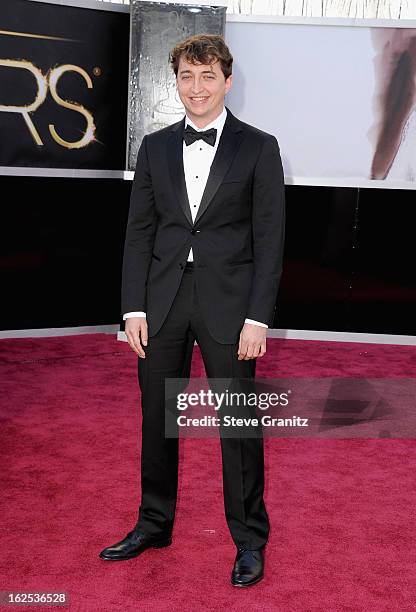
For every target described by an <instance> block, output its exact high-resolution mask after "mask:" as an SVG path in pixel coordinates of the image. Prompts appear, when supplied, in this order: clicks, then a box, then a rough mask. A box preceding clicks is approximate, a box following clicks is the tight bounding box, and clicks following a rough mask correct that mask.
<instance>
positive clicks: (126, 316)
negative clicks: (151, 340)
mask: <svg viewBox="0 0 416 612" xmlns="http://www.w3.org/2000/svg"><path fill="white" fill-rule="evenodd" d="M133 317H144V318H146V313H145V312H126V314H124V315H123V321H125V320H126V319H130V318H133Z"/></svg>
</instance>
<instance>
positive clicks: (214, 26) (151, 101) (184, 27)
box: [128, 1, 226, 170]
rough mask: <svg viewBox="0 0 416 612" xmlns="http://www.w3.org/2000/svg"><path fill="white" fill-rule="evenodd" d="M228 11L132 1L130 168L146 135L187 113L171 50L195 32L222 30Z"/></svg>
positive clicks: (220, 8)
mask: <svg viewBox="0 0 416 612" xmlns="http://www.w3.org/2000/svg"><path fill="white" fill-rule="evenodd" d="M225 14H226V7H216V6H203V5H198V4H195V5H185V4H169V3H165V2H142V1H133V2H132V5H131V59H130V62H131V63H130V69H131V70H130V84H129V85H130V87H129V142H128V169H131V170H133V169H134V167H135V164H136V159H137V152H138V150H139V146H140V143H141V141H142V139H143V136H144V135H145V134H148V133H150V132H154V131H156V130H159V129H161V128H163V127H166V126H168V125H171V124H172V123H175V122H176V121H179V120H180V119H182V117H183V116H184V112H185V111H184V107H183V104H182V102H181V100H180V98H179V96H178V94H177V90H176V80H175V74H174V72H173V70H172V68H171V67H170V64H169V52H170V51H171V50H172V48H173V47H174V46H175V45H176V44H177V43H178V42H180V41H181V40H183V39H185V38H187V37H188V36H192V35H193V34H202V33H208V34H223V33H224V28H225Z"/></svg>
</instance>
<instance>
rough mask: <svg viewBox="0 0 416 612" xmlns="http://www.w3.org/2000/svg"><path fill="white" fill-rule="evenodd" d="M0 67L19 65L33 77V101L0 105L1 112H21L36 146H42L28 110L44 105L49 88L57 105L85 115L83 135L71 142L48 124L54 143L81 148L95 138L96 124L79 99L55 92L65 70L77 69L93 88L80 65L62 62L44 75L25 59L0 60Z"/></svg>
mask: <svg viewBox="0 0 416 612" xmlns="http://www.w3.org/2000/svg"><path fill="white" fill-rule="evenodd" d="M0 66H5V67H8V68H18V69H19V70H27V71H29V73H30V74H31V75H32V76H33V77H34V78H35V81H36V85H37V92H36V96H35V98H34V100H33V102H31V103H30V104H26V105H23V106H12V105H3V104H0V112H6V113H20V114H21V115H22V117H23V119H24V121H25V123H26V125H27V127H28V128H29V132H30V133H31V135H32V137H33V140H34V141H35V143H36V144H37V145H43V142H42V139H41V137H40V135H39V133H38V131H37V130H36V127H35V125H34V123H33V121H32V119H31V117H30V116H29V113H34V112H35V111H36V110H37V109H38V108H39V107H40V106H41V105H42V104H43V102H44V101H45V99H46V96H47V93H48V89H49V91H50V92H51V96H52V98H53V99H54V100H55V102H56V103H57V104H58V105H59V106H62V107H64V108H68V109H70V110H73V111H75V112H77V113H80V114H81V115H83V117H85V120H86V122H87V128H86V130H85V132H84V133H83V136H82V138H81V139H80V140H76V141H73V142H69V141H67V140H64V139H63V138H62V137H61V136H59V134H58V132H57V131H56V128H55V126H54V125H53V124H52V123H50V124H49V131H50V133H51V136H52V138H53V139H54V140H55V142H57V143H58V144H59V145H61V146H63V147H65V148H67V149H81V148H82V147H86V146H87V145H88V144H89V143H90V142H92V141H93V140H94V139H95V138H94V135H95V130H96V127H95V124H94V117H93V116H92V114H91V113H90V112H89V111H88V110H87V109H86V108H85V107H84V106H82V105H81V104H79V103H78V102H73V101H72V100H71V101H70V100H64V99H63V98H61V97H60V95H59V94H58V83H59V79H60V78H61V76H62V75H63V74H65V73H66V72H77V73H78V74H80V75H81V76H82V77H83V78H84V80H85V82H86V83H87V87H88V89H92V87H93V85H92V81H91V78H90V76H89V74H88V73H87V72H86V71H85V70H84V69H83V68H81V67H80V66H76V65H75V64H64V65H62V66H57V67H56V68H52V69H51V70H49V72H48V74H47V75H46V76H45V75H44V74H42V72H41V70H40V69H39V68H38V67H37V66H35V65H34V64H33V63H32V62H29V61H28V60H9V59H0Z"/></svg>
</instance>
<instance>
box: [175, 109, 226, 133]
mask: <svg viewBox="0 0 416 612" xmlns="http://www.w3.org/2000/svg"><path fill="white" fill-rule="evenodd" d="M226 119H227V109H226V108H225V106H224V107H223V109H222V113H221V114H220V115H218V117H217V118H216V119H214V121H211V123H209V124H208V125H206V126H205V127H204V128H199V127H197V126H196V125H195V123H193V122H192V121H191V119H189V117H188V115H185V127H186V126H187V125H190V126H191V127H193V128H194V129H195V130H197V131H198V132H202V131H205V130H209V129H210V128H216V129H217V130H218V132H217V136H219V134H220V133H221V132H222V128H223V127H224V123H225V120H226Z"/></svg>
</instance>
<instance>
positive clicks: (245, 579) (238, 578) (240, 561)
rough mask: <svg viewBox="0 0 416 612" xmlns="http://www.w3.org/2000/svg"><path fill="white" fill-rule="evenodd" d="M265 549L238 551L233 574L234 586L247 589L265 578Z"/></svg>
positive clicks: (239, 549) (242, 549) (240, 549)
mask: <svg viewBox="0 0 416 612" xmlns="http://www.w3.org/2000/svg"><path fill="white" fill-rule="evenodd" d="M263 568H264V548H259V549H257V550H246V549H245V548H238V549H237V556H236V558H235V562H234V568H233V571H232V574H231V584H232V585H233V586H239V587H246V586H251V585H252V584H256V582H259V581H260V580H261V579H262V578H263Z"/></svg>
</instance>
